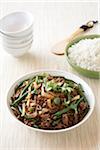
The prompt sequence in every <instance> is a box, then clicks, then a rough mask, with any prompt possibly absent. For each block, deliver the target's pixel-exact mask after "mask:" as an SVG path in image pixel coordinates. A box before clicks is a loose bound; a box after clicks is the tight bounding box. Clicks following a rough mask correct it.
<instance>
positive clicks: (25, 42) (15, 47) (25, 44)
mask: <svg viewBox="0 0 100 150" xmlns="http://www.w3.org/2000/svg"><path fill="white" fill-rule="evenodd" d="M32 42H33V37H31V39H29V40H27V41H24V42H22V43H18V42H17V43H7V42H3V46H4V48H5V47H7V48H12V49H13V48H14V49H19V48H24V47H26V46H27V45H29V44H30V43H32Z"/></svg>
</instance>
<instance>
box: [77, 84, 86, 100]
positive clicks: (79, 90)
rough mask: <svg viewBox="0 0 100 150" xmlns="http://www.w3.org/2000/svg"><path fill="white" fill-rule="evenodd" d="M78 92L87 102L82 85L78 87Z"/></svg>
mask: <svg viewBox="0 0 100 150" xmlns="http://www.w3.org/2000/svg"><path fill="white" fill-rule="evenodd" d="M78 92H79V94H80V95H81V96H82V97H84V100H85V101H86V102H87V98H86V96H85V95H84V90H83V88H82V85H81V84H79V85H78Z"/></svg>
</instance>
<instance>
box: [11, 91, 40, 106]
mask: <svg viewBox="0 0 100 150" xmlns="http://www.w3.org/2000/svg"><path fill="white" fill-rule="evenodd" d="M27 94H28V91H26V92H25V93H24V94H23V95H22V96H20V97H19V98H18V99H16V100H15V101H14V102H13V103H12V104H11V106H17V105H18V104H19V103H20V102H21V101H22V100H23V99H24V98H25V97H26V96H27ZM31 94H37V93H36V90H35V89H34V90H33V91H31Z"/></svg>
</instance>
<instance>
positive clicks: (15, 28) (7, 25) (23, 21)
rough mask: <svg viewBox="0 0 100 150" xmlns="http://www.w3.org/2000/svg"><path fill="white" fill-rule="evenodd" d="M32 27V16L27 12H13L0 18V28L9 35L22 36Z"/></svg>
mask: <svg viewBox="0 0 100 150" xmlns="http://www.w3.org/2000/svg"><path fill="white" fill-rule="evenodd" d="M32 28H33V16H32V14H31V13H29V12H13V13H10V14H8V15H6V16H5V17H3V18H2V19H1V20H0V30H1V31H2V32H3V33H5V34H8V35H11V36H24V35H26V34H27V33H29V32H30V31H31V30H32Z"/></svg>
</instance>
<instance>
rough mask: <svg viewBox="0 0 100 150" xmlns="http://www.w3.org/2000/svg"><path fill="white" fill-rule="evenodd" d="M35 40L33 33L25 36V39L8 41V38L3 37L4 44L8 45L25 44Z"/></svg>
mask: <svg viewBox="0 0 100 150" xmlns="http://www.w3.org/2000/svg"><path fill="white" fill-rule="evenodd" d="M32 38H33V33H31V34H30V35H28V36H25V37H23V38H19V39H8V38H6V37H3V43H4V44H5V45H6V44H23V43H26V42H27V41H29V40H30V39H32Z"/></svg>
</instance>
